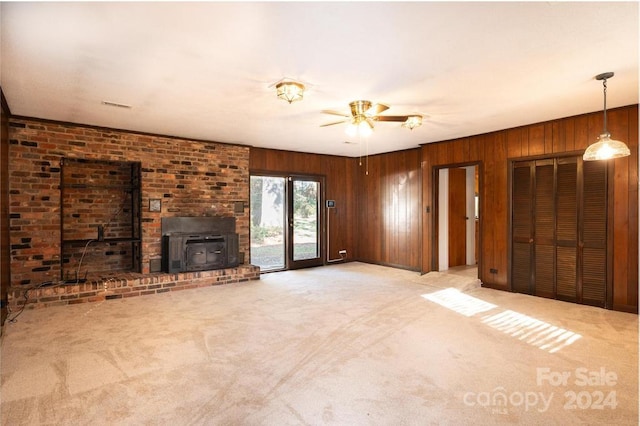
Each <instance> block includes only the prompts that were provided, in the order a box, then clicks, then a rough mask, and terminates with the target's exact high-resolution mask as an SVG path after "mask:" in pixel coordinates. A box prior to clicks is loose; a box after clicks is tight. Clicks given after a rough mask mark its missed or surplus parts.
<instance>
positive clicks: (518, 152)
mask: <svg viewBox="0 0 640 426" xmlns="http://www.w3.org/2000/svg"><path fill="white" fill-rule="evenodd" d="M602 120H603V114H602V112H596V113H591V114H584V115H580V116H575V117H568V118H563V119H559V120H553V121H549V122H544V123H538V124H532V125H528V126H522V127H518V128H513V129H508V130H502V131H498V132H493V133H488V134H484V135H478V136H471V137H467V138H461V139H455V140H451V141H446V142H439V143H431V144H426V145H423V146H422V170H423V173H422V211H423V212H425V213H424V215H423V222H422V230H423V231H422V271H423V272H428V271H430V268H431V259H432V256H433V250H434V240H433V239H434V232H433V229H432V224H433V213H426V208H427V207H430V208H431V209H430V211H431V212H433V208H432V207H433V203H434V201H433V196H434V193H433V180H434V177H433V173H434V169H435V168H437V167H442V166H447V165H457V164H469V163H474V162H478V163H480V169H479V170H480V200H481V205H480V215H481V219H480V252H481V258H482V260H481V262H480V265H479V275H480V279H481V280H482V282H483V283H484V284H485V285H488V286H492V287H496V288H500V289H504V290H508V289H509V282H508V263H507V262H508V247H509V244H508V237H509V229H508V226H509V225H508V224H509V220H508V219H509V217H508V215H509V204H508V203H509V177H508V173H509V171H508V170H509V160H512V159H516V158H536V157H544V156H554V155H558V154H563V153H577V154H579V153H581V152H582V151H584V149H586V147H587V146H588V145H589V144H591V143H593V142H595V141H596V138H597V136H598V135H599V134H600V133H601V131H602V127H603V122H602ZM608 130H609V131H610V132H611V134H612V135H613V137H614V138H615V139H619V140H623V141H625V142H626V143H627V145H628V146H629V148H630V150H631V156H629V157H626V158H620V159H616V160H613V161H612V165H613V167H612V171H611V174H610V176H611V177H612V178H613V179H612V182H611V187H610V196H611V197H612V200H610V202H611V203H612V206H613V214H612V216H613V217H612V218H610V220H611V224H612V225H611V231H612V232H613V236H612V239H613V265H612V273H613V307H614V309H617V310H623V311H632V312H637V310H638V105H632V106H627V107H622V108H616V109H612V110H609V111H608ZM389 155H391V154H389ZM416 231H417V229H416ZM491 270H495V271H497V272H495V273H492V272H491Z"/></svg>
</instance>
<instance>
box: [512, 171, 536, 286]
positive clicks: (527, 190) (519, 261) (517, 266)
mask: <svg viewBox="0 0 640 426" xmlns="http://www.w3.org/2000/svg"><path fill="white" fill-rule="evenodd" d="M534 165H535V164H534V163H533V162H519V163H516V164H514V167H513V180H512V194H513V195H512V200H513V206H512V216H511V224H512V232H511V238H512V241H511V247H512V253H511V264H512V267H511V287H512V289H513V291H516V292H518V293H531V256H532V248H533V245H532V243H533V224H532V221H531V217H532V212H531V206H532V198H533V197H532V187H533V181H532V175H533V173H532V168H533V167H534Z"/></svg>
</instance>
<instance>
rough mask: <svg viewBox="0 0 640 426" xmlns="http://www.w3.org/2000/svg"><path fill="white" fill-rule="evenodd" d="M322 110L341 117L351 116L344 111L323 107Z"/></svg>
mask: <svg viewBox="0 0 640 426" xmlns="http://www.w3.org/2000/svg"><path fill="white" fill-rule="evenodd" d="M322 112H323V113H325V114H332V115H339V116H341V117H351V116H350V115H349V114H345V113H344V112H338V111H331V110H330V109H323V110H322Z"/></svg>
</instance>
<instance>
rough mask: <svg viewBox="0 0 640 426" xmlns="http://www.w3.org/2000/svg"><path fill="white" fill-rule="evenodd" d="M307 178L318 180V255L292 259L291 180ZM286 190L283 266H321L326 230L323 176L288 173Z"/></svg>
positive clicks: (298, 267)
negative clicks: (310, 257)
mask: <svg viewBox="0 0 640 426" xmlns="http://www.w3.org/2000/svg"><path fill="white" fill-rule="evenodd" d="M296 179H297V180H309V181H315V182H318V184H319V186H320V187H319V194H318V213H317V217H318V221H319V223H318V235H317V240H318V248H319V250H318V257H315V258H313V259H303V260H294V259H293V248H294V241H293V232H294V227H293V217H292V214H291V213H292V210H293V182H294V181H295V180H296ZM286 182H287V185H286V187H285V188H286V190H285V195H286V200H287V205H286V214H285V226H286V228H287V230H286V237H285V242H286V253H285V254H286V255H285V267H286V269H301V268H309V267H313V266H322V265H324V264H325V262H324V257H325V256H324V254H325V250H326V247H325V244H324V240H325V238H324V235H325V232H326V229H325V214H324V210H325V209H324V203H325V196H324V187H325V184H324V183H325V177H324V176H321V175H309V174H289V175H288V176H287V177H286Z"/></svg>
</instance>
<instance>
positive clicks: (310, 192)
mask: <svg viewBox="0 0 640 426" xmlns="http://www.w3.org/2000/svg"><path fill="white" fill-rule="evenodd" d="M319 189H320V183H319V182H316V181H304V180H295V181H293V260H305V259H315V258H318V257H320V252H319V244H318V226H319V222H320V221H319V220H318V213H319V209H318V194H319Z"/></svg>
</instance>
